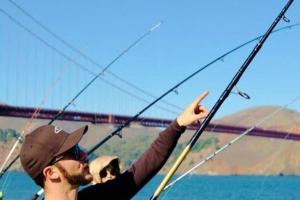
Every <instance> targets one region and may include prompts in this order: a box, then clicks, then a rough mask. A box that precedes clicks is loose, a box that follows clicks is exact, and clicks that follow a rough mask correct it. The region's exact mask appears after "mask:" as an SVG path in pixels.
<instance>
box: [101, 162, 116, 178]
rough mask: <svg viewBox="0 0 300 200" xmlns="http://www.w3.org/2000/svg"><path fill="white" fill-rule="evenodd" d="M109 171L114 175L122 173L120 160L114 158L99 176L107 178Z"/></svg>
mask: <svg viewBox="0 0 300 200" xmlns="http://www.w3.org/2000/svg"><path fill="white" fill-rule="evenodd" d="M108 172H109V173H110V174H111V175H113V176H118V175H120V167H119V161H118V160H113V161H112V162H110V163H109V165H107V166H106V167H104V168H103V169H102V170H101V171H100V172H99V176H100V178H105V177H106V176H107V174H108Z"/></svg>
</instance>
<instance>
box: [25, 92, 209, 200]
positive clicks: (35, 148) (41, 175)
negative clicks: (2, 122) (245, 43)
mask: <svg viewBox="0 0 300 200" xmlns="http://www.w3.org/2000/svg"><path fill="white" fill-rule="evenodd" d="M207 95H208V92H204V93H203V94H202V95H200V96H199V97H198V98H197V99H196V100H195V101H194V102H193V103H192V104H190V105H189V106H188V107H187V108H186V109H185V110H184V111H183V112H182V113H181V114H180V115H179V116H178V117H177V119H176V120H175V121H173V122H172V123H171V124H170V125H169V127H168V128H166V129H165V130H164V131H162V132H161V133H160V134H159V136H158V138H157V139H156V140H155V141H154V142H153V143H152V144H151V146H150V147H149V148H148V149H147V150H146V151H145V152H144V153H143V154H142V155H141V156H140V157H139V158H138V159H137V160H136V161H135V162H134V163H133V164H132V165H131V167H130V168H129V169H127V170H126V171H125V172H124V173H122V174H120V175H119V176H118V177H117V178H115V179H113V180H110V181H107V182H105V183H103V184H95V185H91V186H88V187H85V188H84V189H82V190H81V191H79V192H78V188H79V186H80V185H86V184H88V183H89V182H91V180H92V175H91V174H90V172H89V166H88V160H87V154H86V153H84V152H83V151H82V150H80V148H79V147H78V143H79V141H80V140H81V138H82V137H83V135H84V134H85V133H86V132H87V130H88V127H87V126H85V127H82V128H80V129H78V130H76V131H74V132H72V133H70V134H69V133H67V132H65V131H63V130H61V129H59V128H57V127H55V126H52V125H44V126H41V127H39V128H37V129H36V130H34V131H33V132H32V133H30V134H28V135H27V136H26V137H25V140H24V142H23V145H22V147H21V152H20V158H21V164H22V166H23V168H24V170H25V171H26V172H27V173H28V174H29V176H31V178H32V179H33V180H34V181H35V182H36V183H37V184H38V185H40V186H41V187H42V188H43V189H44V191H45V200H52V199H53V200H57V199H60V200H75V199H79V200H80V199H130V198H132V197H133V196H134V195H135V194H136V193H137V192H138V191H139V190H140V189H141V188H142V187H143V186H144V185H145V184H146V183H147V182H148V181H149V180H150V179H151V178H152V177H153V176H154V175H155V174H156V173H157V172H158V171H159V170H160V169H161V168H162V166H163V165H164V164H165V162H166V161H167V159H168V157H169V156H170V154H171V153H172V151H173V149H174V148H175V146H176V144H177V141H178V139H179V137H180V135H181V134H182V133H183V132H184V131H185V128H186V126H188V125H190V124H192V123H193V122H197V121H199V120H201V119H203V118H205V117H206V116H207V115H208V111H207V109H206V108H205V107H203V106H200V105H199V103H200V102H201V101H202V100H203V99H204V98H205V97H206V96H207Z"/></svg>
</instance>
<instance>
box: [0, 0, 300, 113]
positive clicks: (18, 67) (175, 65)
mask: <svg viewBox="0 0 300 200" xmlns="http://www.w3.org/2000/svg"><path fill="white" fill-rule="evenodd" d="M14 2H15V3H17V4H18V5H19V6H21V7H22V8H23V9H25V10H26V11H27V12H28V13H30V14H31V15H32V16H33V17H35V18H36V19H37V20H39V21H40V22H41V23H42V24H43V25H45V26H46V27H47V28H49V29H50V30H52V31H53V32H54V33H55V34H57V35H59V36H60V37H61V38H63V39H64V40H65V41H67V42H68V43H70V44H71V45H72V46H74V47H76V48H77V49H79V50H80V51H82V52H83V53H84V54H86V55H88V56H89V57H90V58H92V59H93V60H95V61H96V62H97V63H98V64H99V65H101V66H106V65H107V64H108V63H109V62H111V61H112V60H113V59H114V58H115V57H116V56H117V55H118V54H119V53H120V52H121V51H123V50H124V49H126V48H127V47H128V46H129V45H130V44H131V43H132V42H133V41H134V40H136V39H137V38H138V37H139V36H141V35H142V34H143V33H145V32H146V31H147V30H148V29H149V28H150V27H152V26H153V25H155V24H156V23H158V22H159V21H163V23H162V25H161V26H160V27H159V28H158V29H156V30H155V31H154V32H153V33H151V34H150V35H149V36H147V37H146V38H145V39H144V40H142V41H141V42H140V43H139V44H138V45H136V46H135V47H134V48H133V49H131V50H130V51H129V52H128V53H127V54H125V55H124V56H123V57H121V58H120V59H119V60H118V61H117V62H116V63H115V64H114V65H112V66H111V67H110V68H109V70H110V72H112V73H114V74H116V75H118V76H120V77H122V78H123V79H126V80H127V81H129V82H131V83H133V84H134V85H136V86H138V87H140V88H142V89H144V90H146V91H148V92H150V93H151V94H153V95H154V96H159V95H161V94H162V93H163V92H165V91H166V90H168V89H169V88H171V87H172V86H173V85H174V84H176V83H178V82H179V81H181V80H182V79H183V78H185V77H186V76H188V75H189V74H191V73H193V72H194V71H195V70H197V69H198V68H200V67H201V66H203V65H205V64H207V63H209V62H210V61H211V60H213V59H215V58H216V57H218V56H220V55H221V54H223V53H225V52H226V51H228V50H230V49H232V48H234V47H236V46H237V45H239V44H241V43H244V42H246V41H248V40H250V39H252V38H255V37H256V36H259V35H261V34H263V33H264V32H265V31H266V30H267V28H268V27H269V26H270V25H271V23H272V22H273V20H274V19H275V17H276V16H277V15H278V13H279V12H280V10H281V9H282V7H283V6H284V5H285V3H286V1H274V0H272V1H271V0H265V1H258V0H252V1H213V0H212V1H196V0H191V1H169V0H167V1H158V0H153V1H137V0H130V1H113V0H112V1H94V0H91V1H70V0H66V1H58V0H51V1H48V0H45V1H37V0H26V1H25V0H23V1H21V0H14ZM0 8H1V10H2V11H5V12H6V13H7V14H9V15H10V16H11V17H13V18H14V19H16V20H17V21H18V22H19V23H21V24H22V25H23V26H25V27H26V28H27V30H30V32H31V34H30V33H28V31H24V29H23V28H21V27H20V26H19V25H17V24H16V23H14V22H13V21H12V20H11V18H10V19H9V18H8V17H7V15H5V14H3V12H0V42H1V44H2V47H3V48H1V50H0V67H1V69H2V70H1V74H0V89H1V91H2V93H1V94H0V102H5V103H8V104H11V105H20V106H31V107H37V106H40V105H41V101H42V100H43V99H44V100H45V103H43V104H42V106H43V107H47V108H55V109H61V108H62V107H63V106H65V105H66V104H67V102H68V101H70V100H71V99H72V97H74V96H75V95H76V94H77V92H79V90H80V89H81V88H83V87H84V85H85V84H86V83H87V82H89V81H90V80H91V79H92V78H93V76H91V75H90V74H88V73H86V72H85V71H83V70H82V69H80V68H79V67H78V66H76V65H74V63H72V62H70V61H69V60H67V59H65V58H63V57H62V56H61V55H59V54H57V52H55V51H53V49H51V48H49V47H47V46H46V45H45V44H44V43H42V42H41V41H39V40H38V39H36V37H39V38H42V39H43V40H44V41H47V43H48V44H50V45H51V46H52V47H55V48H56V49H58V50H59V51H61V52H63V53H64V54H65V55H68V57H70V58H72V59H73V60H75V61H76V62H77V63H80V65H81V66H84V67H85V68H87V69H89V70H90V71H92V72H93V73H98V72H100V71H101V69H99V67H98V66H95V65H93V64H92V63H90V62H88V61H87V60H85V59H84V58H82V57H81V56H80V55H78V54H77V53H75V52H73V51H72V50H70V49H69V48H68V47H66V46H65V45H63V44H62V43H61V42H59V41H57V40H56V39H55V38H53V37H52V36H51V35H50V34H49V33H47V32H46V31H44V30H43V29H42V28H41V27H39V26H38V25H37V24H35V23H34V22H33V21H32V20H31V19H29V18H28V17H27V16H25V15H24V14H23V13H22V12H21V11H20V10H18V9H17V8H16V7H15V6H13V4H12V3H11V2H10V1H7V0H3V1H1V3H0ZM299 11H300V4H299V2H297V1H295V2H294V3H293V4H292V6H291V8H290V9H289V10H288V12H287V14H286V16H287V17H288V18H289V19H290V20H291V22H290V24H293V23H298V22H300V12H299ZM286 25H289V24H287V23H286V22H283V21H281V22H280V23H279V24H278V26H277V28H280V27H283V26H286ZM32 33H34V35H35V37H33V35H32ZM299 34H300V26H297V27H294V28H293V29H291V30H284V31H281V32H279V33H276V34H273V35H271V36H270V37H269V39H268V40H267V41H266V43H265V45H264V47H263V48H262V49H261V51H260V52H259V53H258V55H257V56H256V58H255V59H254V61H253V62H252V63H251V65H250V66H249V68H248V70H247V71H246V72H245V74H244V76H243V77H242V79H241V80H240V82H239V83H238V88H239V89H240V90H242V91H244V92H246V93H248V94H249V95H250V96H251V100H244V99H243V98H241V97H239V96H237V95H231V96H230V97H229V98H228V99H227V100H226V102H225V103H224V105H223V106H222V107H221V108H220V110H219V112H218V113H217V117H222V116H225V115H228V114H230V113H234V112H237V111H240V110H243V109H245V108H249V107H253V106H262V105H279V106H282V105H284V104H285V103H287V102H289V101H290V100H291V99H293V98H295V97H297V96H299V95H300V94H299V83H298V79H299V74H300V73H299V72H300V68H299V65H300V60H299V52H300V39H299ZM254 45H255V42H254V43H252V44H250V45H248V46H246V47H244V48H242V49H240V50H238V51H236V52H234V53H233V54H231V55H229V56H227V57H225V58H224V60H223V61H219V62H217V63H215V64H214V65H212V66H210V67H209V68H208V69H206V70H205V71H203V72H201V73H199V74H198V75H197V76H195V77H194V78H192V79H191V80H189V81H188V82H186V83H185V84H184V85H182V86H181V87H179V88H178V90H177V91H178V94H176V93H171V94H169V95H168V96H167V97H166V98H165V100H166V101H168V102H170V103H172V104H175V105H177V106H179V107H184V106H185V105H186V104H188V103H189V102H191V101H192V100H193V99H194V98H195V97H196V96H197V95H198V94H200V93H201V92H202V91H204V90H208V91H210V96H209V97H208V98H207V99H206V100H205V102H204V104H205V105H207V107H208V108H211V107H212V106H213V105H214V103H215V102H216V100H217V99H218V97H219V96H220V94H221V93H222V91H223V90H224V89H225V88H226V86H227V84H228V83H229V81H230V80H231V79H232V77H233V76H234V74H235V73H236V71H237V70H238V68H239V67H240V66H241V65H242V63H243V62H244V60H245V59H246V57H247V56H248V55H249V53H250V52H251V50H252V48H253V47H254ZM103 78H104V79H105V80H107V81H109V82H110V83H113V84H115V85H117V86H118V87H121V88H122V89H123V90H126V91H127V92H130V93H132V94H134V95H135V96H138V97H139V99H143V101H141V100H138V99H136V98H134V97H132V96H129V95H127V94H125V93H123V92H121V91H120V90H118V89H116V88H114V87H111V86H109V85H107V84H105V83H104V82H103V81H101V80H97V81H95V82H94V83H93V84H92V85H91V86H90V87H89V88H88V90H87V91H85V92H84V93H83V94H82V95H81V96H80V97H79V98H78V99H77V100H76V101H75V103H74V105H72V106H71V107H70V108H69V110H81V111H88V112H99V113H101V112H103V113H117V114H125V115H133V114H135V113H136V112H138V111H139V110H141V109H142V108H143V107H145V106H146V105H147V103H145V102H144V101H145V100H146V101H152V100H153V99H152V98H150V97H149V96H147V95H145V94H142V93H141V92H139V91H137V90H135V89H133V88H131V87H129V86H128V85H126V84H124V83H123V82H121V81H119V80H117V79H115V78H114V77H113V76H111V75H110V74H109V73H105V75H104V77H103ZM53 82H55V84H53ZM45 94H47V97H46V98H43V96H44V95H45ZM159 105H160V106H162V107H164V108H165V109H168V110H169V111H168V112H167V111H165V109H164V110H162V109H160V108H158V107H153V108H150V109H149V110H148V111H147V112H146V113H145V114H144V116H153V117H162V118H164V117H167V118H174V117H175V116H176V114H175V113H178V112H180V109H176V108H174V107H172V106H170V105H166V104H163V103H160V104H159ZM291 108H292V109H295V110H297V111H300V105H299V102H298V104H294V105H292V106H291ZM170 111H172V112H170Z"/></svg>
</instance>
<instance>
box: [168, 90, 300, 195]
mask: <svg viewBox="0 0 300 200" xmlns="http://www.w3.org/2000/svg"><path fill="white" fill-rule="evenodd" d="M299 100H300V96H298V97H296V98H294V99H293V100H292V101H290V102H288V103H287V104H285V105H284V106H283V107H280V108H278V109H276V110H275V111H273V112H272V113H270V114H268V115H267V116H265V117H264V118H263V119H262V120H260V121H259V122H258V123H256V124H255V125H254V126H252V127H250V128H248V129H247V130H246V131H244V132H243V133H241V134H240V135H239V136H237V137H235V138H234V139H232V140H230V141H229V142H228V143H226V144H225V145H223V146H222V147H220V149H218V150H217V151H215V152H214V153H212V154H210V155H208V156H207V157H206V158H205V159H203V160H202V161H200V162H199V163H197V164H196V165H195V166H193V167H192V168H191V169H189V170H188V171H186V172H185V173H183V174H182V175H181V176H179V177H178V178H176V179H175V180H174V181H172V182H171V183H169V184H168V185H167V186H166V187H165V188H164V189H163V190H164V191H166V190H168V189H171V187H172V186H174V184H175V183H177V182H178V181H180V180H181V179H182V178H184V177H185V176H187V175H188V174H190V173H192V172H193V171H194V170H195V169H197V168H198V167H200V166H202V165H203V164H205V163H206V162H208V161H210V160H211V159H213V158H214V157H215V156H217V155H218V154H219V153H221V152H223V151H224V150H225V149H227V148H228V147H230V146H231V145H232V144H234V143H235V142H237V141H238V140H240V139H241V138H242V137H244V136H245V135H247V134H248V133H250V132H251V131H253V130H254V129H255V128H257V127H258V126H260V125H261V124H263V123H264V122H266V121H268V120H270V119H271V118H273V117H274V116H275V115H277V114H278V113H279V112H281V111H282V110H284V109H286V108H287V107H288V106H290V105H291V104H293V103H295V102H297V101H299ZM289 134H290V133H289ZM289 134H287V135H286V136H285V138H284V139H287V138H288V136H289Z"/></svg>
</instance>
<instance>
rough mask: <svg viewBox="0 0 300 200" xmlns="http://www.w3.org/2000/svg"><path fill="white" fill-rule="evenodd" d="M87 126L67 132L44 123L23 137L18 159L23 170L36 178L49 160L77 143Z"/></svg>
mask: <svg viewBox="0 0 300 200" xmlns="http://www.w3.org/2000/svg"><path fill="white" fill-rule="evenodd" d="M87 130H88V126H84V127H81V128H79V129H77V130H75V131H74V132H71V133H68V132H66V131H64V130H62V129H60V128H58V127H56V126H53V125H44V126H41V127H39V128H37V129H35V130H34V131H33V132H31V133H30V134H28V135H27V136H26V137H25V140H24V143H23V145H22V147H21V152H20V159H21V164H22V166H23V168H24V170H25V171H26V172H27V173H28V174H29V175H30V176H31V177H32V178H36V177H37V176H38V175H39V174H40V173H42V171H43V169H44V168H45V167H46V166H48V165H49V164H50V163H51V161H52V160H53V159H54V158H55V157H57V156H58V155H61V154H62V153H64V152H66V151H68V150H69V149H71V148H72V147H73V146H75V145H76V144H78V143H79V141H80V140H81V138H82V136H83V134H85V133H86V132H87Z"/></svg>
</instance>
